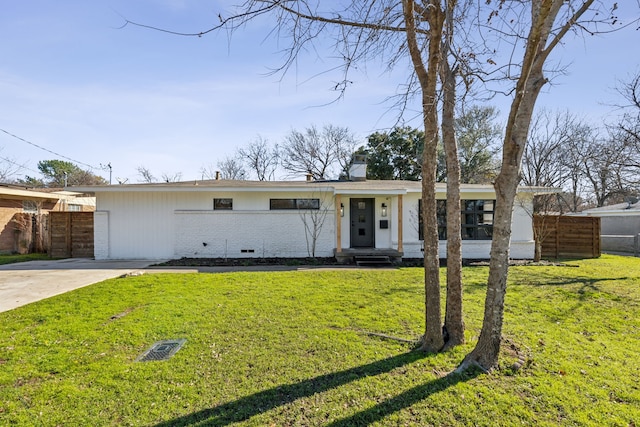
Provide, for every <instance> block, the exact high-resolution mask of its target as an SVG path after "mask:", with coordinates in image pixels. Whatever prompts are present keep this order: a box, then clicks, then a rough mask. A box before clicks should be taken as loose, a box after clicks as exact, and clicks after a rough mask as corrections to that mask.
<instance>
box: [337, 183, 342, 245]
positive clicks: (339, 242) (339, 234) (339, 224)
mask: <svg viewBox="0 0 640 427" xmlns="http://www.w3.org/2000/svg"><path fill="white" fill-rule="evenodd" d="M340 205H342V197H341V196H340V194H336V253H340V252H342V217H341V216H340Z"/></svg>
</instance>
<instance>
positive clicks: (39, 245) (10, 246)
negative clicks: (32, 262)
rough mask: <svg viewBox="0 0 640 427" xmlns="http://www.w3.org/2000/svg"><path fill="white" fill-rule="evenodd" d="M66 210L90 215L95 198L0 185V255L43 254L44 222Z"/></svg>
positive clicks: (71, 193) (45, 246) (44, 243)
mask: <svg viewBox="0 0 640 427" xmlns="http://www.w3.org/2000/svg"><path fill="white" fill-rule="evenodd" d="M69 210H77V211H93V210H95V198H94V197H86V196H84V195H82V194H80V193H76V192H71V191H56V190H52V189H41V190H31V189H27V188H24V187H20V186H17V185H7V184H5V185H0V253H28V252H33V251H36V252H41V251H45V250H46V248H47V234H46V224H47V222H46V219H44V218H45V217H46V215H47V214H48V213H49V212H51V211H69Z"/></svg>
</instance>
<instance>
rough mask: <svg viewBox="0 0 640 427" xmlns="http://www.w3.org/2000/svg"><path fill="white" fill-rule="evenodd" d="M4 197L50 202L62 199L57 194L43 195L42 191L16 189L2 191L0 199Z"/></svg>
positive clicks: (3, 189)
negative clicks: (47, 200)
mask: <svg viewBox="0 0 640 427" xmlns="http://www.w3.org/2000/svg"><path fill="white" fill-rule="evenodd" d="M2 196H10V197H22V198H32V199H49V200H59V199H60V196H59V195H57V194H55V193H43V192H40V191H29V190H18V189H15V188H2V189H0V198H2Z"/></svg>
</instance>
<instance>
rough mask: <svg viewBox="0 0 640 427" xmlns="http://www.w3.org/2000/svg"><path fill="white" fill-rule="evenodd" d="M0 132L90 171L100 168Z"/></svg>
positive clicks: (9, 133) (8, 133)
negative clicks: (85, 167)
mask: <svg viewBox="0 0 640 427" xmlns="http://www.w3.org/2000/svg"><path fill="white" fill-rule="evenodd" d="M0 131H2V132H4V133H6V134H7V135H9V136H11V137H13V138H15V139H17V140H20V141H22V142H26V143H27V144H29V145H32V146H34V147H36V148H39V149H41V150H43V151H46V152H48V153H51V154H53V155H56V156H58V157H61V158H63V159H66V160H69V161H71V162H73V163H76V164H79V165H83V166H87V167H88V168H89V169H98V168H96V167H95V166H91V165H89V164H87V163H84V162H79V161H77V160H74V159H72V158H70V157H67V156H63V155H62V154H60V153H56V152H55V151H51V150H49V149H48V148H44V147H41V146H39V145H38V144H35V143H33V142H31V141H27V140H26V139H24V138H20V137H19V136H17V135H14V134H12V133H11V132H7V131H6V130H4V129H0Z"/></svg>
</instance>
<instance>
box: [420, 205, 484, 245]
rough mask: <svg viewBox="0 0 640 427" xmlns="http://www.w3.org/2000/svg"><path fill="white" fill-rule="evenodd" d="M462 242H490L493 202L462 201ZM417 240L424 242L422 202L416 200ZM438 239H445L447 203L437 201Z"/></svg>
mask: <svg viewBox="0 0 640 427" xmlns="http://www.w3.org/2000/svg"><path fill="white" fill-rule="evenodd" d="M460 205H461V206H460V215H461V216H460V222H461V227H462V230H461V235H462V240H491V238H492V236H493V207H494V205H495V200H462V201H461V203H460ZM418 210H419V215H418V216H419V223H418V238H419V239H420V240H424V227H423V224H422V200H418ZM436 210H437V215H438V238H439V239H440V240H446V239H447V201H446V200H438V201H437V206H436Z"/></svg>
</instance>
